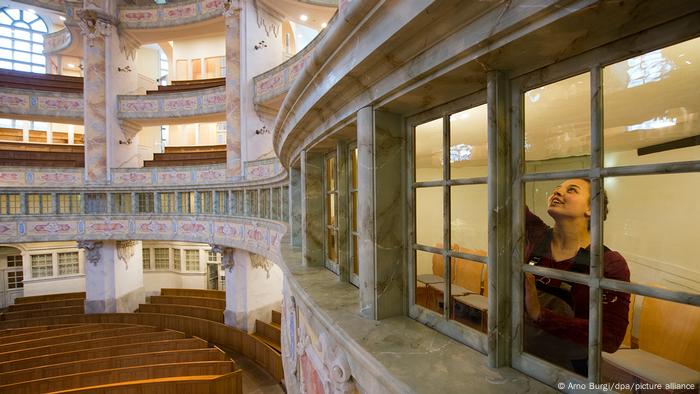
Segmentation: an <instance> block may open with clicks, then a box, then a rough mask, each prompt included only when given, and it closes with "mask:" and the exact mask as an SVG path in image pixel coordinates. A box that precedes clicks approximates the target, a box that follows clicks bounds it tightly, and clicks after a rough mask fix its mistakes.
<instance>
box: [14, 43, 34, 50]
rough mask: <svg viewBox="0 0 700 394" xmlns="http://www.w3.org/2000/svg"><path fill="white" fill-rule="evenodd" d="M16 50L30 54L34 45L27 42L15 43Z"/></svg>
mask: <svg viewBox="0 0 700 394" xmlns="http://www.w3.org/2000/svg"><path fill="white" fill-rule="evenodd" d="M15 49H17V50H19V51H25V52H29V51H31V49H32V44H30V43H28V42H25V41H15Z"/></svg>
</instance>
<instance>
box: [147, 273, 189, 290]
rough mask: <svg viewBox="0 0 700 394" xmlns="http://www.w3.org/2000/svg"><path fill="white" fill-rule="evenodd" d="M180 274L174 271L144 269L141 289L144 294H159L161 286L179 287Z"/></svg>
mask: <svg viewBox="0 0 700 394" xmlns="http://www.w3.org/2000/svg"><path fill="white" fill-rule="evenodd" d="M181 287H182V276H181V275H180V274H178V273H175V272H159V271H146V272H144V274H143V289H144V292H145V293H146V296H152V295H158V294H160V289H162V288H176V289H177V288H181Z"/></svg>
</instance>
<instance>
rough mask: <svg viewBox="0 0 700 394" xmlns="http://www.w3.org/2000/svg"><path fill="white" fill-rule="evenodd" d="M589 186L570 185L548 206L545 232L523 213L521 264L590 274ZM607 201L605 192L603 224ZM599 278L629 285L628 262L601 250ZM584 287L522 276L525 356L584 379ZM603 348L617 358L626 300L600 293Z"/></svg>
mask: <svg viewBox="0 0 700 394" xmlns="http://www.w3.org/2000/svg"><path fill="white" fill-rule="evenodd" d="M590 191H591V185H590V182H589V181H588V180H587V179H568V180H566V181H564V182H562V183H561V184H560V185H558V186H557V187H556V188H554V191H553V193H552V195H551V196H550V197H549V198H548V200H547V203H548V204H547V213H548V214H549V216H551V217H552V219H554V227H549V226H548V225H547V224H545V223H544V222H543V221H542V220H541V219H540V218H539V217H537V216H536V215H535V214H533V213H532V212H530V210H529V209H528V208H527V207H526V208H525V233H526V244H525V263H527V264H531V265H538V266H542V267H549V268H556V269H560V270H565V271H571V272H579V273H583V274H588V273H589V271H590V243H591V235H590V219H591V204H590V200H591V195H590ZM606 216H607V196H606V195H605V192H603V220H605V218H606ZM603 271H604V273H603V275H604V276H605V277H606V278H611V279H617V280H623V281H627V282H629V279H630V272H629V268H628V267H627V262H626V261H625V259H624V258H623V257H622V255H620V254H619V253H618V252H615V251H612V250H610V249H608V248H607V247H604V254H603ZM588 298H589V289H588V286H586V285H582V284H579V283H574V282H566V281H561V280H557V279H551V278H547V277H541V276H535V275H532V274H529V273H526V274H525V310H526V312H527V318H526V321H525V330H524V333H525V334H524V335H525V337H524V347H525V351H527V352H529V353H532V354H534V355H536V356H538V357H541V358H543V359H545V360H547V361H549V362H552V363H554V364H557V365H559V366H562V367H564V368H567V369H569V370H572V371H575V372H577V373H580V374H581V375H584V376H585V375H587V369H588V368H587V366H588V311H589V305H588ZM602 298H603V299H602V303H603V321H602V326H603V329H602V337H601V340H602V348H603V350H604V351H606V352H609V353H612V352H615V351H616V350H617V349H618V347H619V346H620V344H621V343H622V340H623V339H624V337H625V332H626V331H627V325H628V312H629V300H630V297H629V294H626V293H620V292H615V291H607V290H604V291H603V297H602Z"/></svg>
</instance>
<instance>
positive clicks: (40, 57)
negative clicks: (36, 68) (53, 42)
mask: <svg viewBox="0 0 700 394" xmlns="http://www.w3.org/2000/svg"><path fill="white" fill-rule="evenodd" d="M32 63H35V64H44V63H46V58H45V57H44V56H43V55H32Z"/></svg>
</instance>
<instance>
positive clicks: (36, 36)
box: [32, 33, 44, 44]
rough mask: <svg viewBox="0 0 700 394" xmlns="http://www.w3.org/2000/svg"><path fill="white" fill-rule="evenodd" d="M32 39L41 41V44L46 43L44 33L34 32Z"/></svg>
mask: <svg viewBox="0 0 700 394" xmlns="http://www.w3.org/2000/svg"><path fill="white" fill-rule="evenodd" d="M32 40H33V41H34V42H38V43H40V44H43V43H44V35H43V34H39V33H33V34H32Z"/></svg>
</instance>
